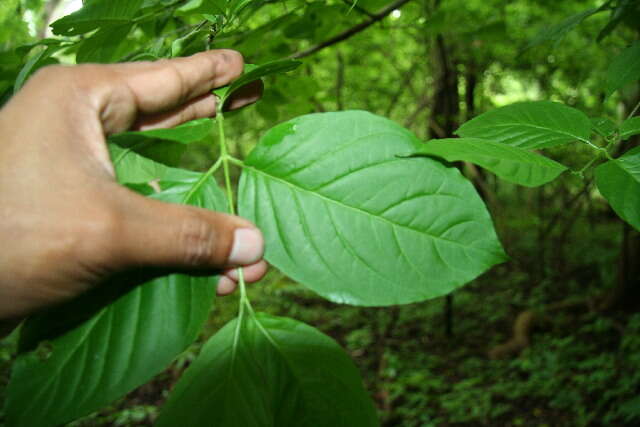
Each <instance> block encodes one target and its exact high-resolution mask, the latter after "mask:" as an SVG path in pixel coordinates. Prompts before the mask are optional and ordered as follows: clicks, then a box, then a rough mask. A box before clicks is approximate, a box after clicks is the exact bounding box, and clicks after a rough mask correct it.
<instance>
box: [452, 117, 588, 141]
mask: <svg viewBox="0 0 640 427" xmlns="http://www.w3.org/2000/svg"><path fill="white" fill-rule="evenodd" d="M514 126H519V127H528V128H533V129H538V130H545V131H547V132H554V133H558V134H560V135H565V136H570V137H572V138H575V139H577V140H578V141H582V142H590V141H589V140H588V139H586V138H583V137H581V136H578V135H574V134H572V133H569V132H566V131H561V130H557V129H553V128H546V127H543V126H536V125H533V124H531V123H517V122H516V123H505V122H501V123H498V124H495V125H491V126H481V125H476V126H475V129H492V128H499V127H514ZM472 129H473V128H472ZM463 132H465V131H464V129H463ZM460 135H462V134H460ZM462 136H464V135H462Z"/></svg>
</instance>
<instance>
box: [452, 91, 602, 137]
mask: <svg viewBox="0 0 640 427" xmlns="http://www.w3.org/2000/svg"><path fill="white" fill-rule="evenodd" d="M456 134H457V135H460V136H463V137H468V138H481V139H488V140H491V141H494V142H501V143H503V144H508V145H512V146H514V147H520V148H528V149H538V148H547V147H553V146H556V145H562V144H566V143H568V142H572V141H575V140H579V141H583V142H587V143H588V142H589V136H590V134H591V121H590V120H589V117H587V116H586V115H585V114H584V113H583V112H582V111H580V110H576V109H575V108H571V107H567V106H566V105H563V104H559V103H556V102H549V101H533V102H520V103H516V104H511V105H507V106H505V107H502V108H497V109H495V110H491V111H489V112H487V113H484V114H482V115H480V116H478V117H476V118H474V119H473V120H470V121H468V122H466V123H465V124H463V125H462V126H461V127H460V128H459V129H458V130H457V131H456Z"/></svg>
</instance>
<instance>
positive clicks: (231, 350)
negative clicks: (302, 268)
mask: <svg viewBox="0 0 640 427" xmlns="http://www.w3.org/2000/svg"><path fill="white" fill-rule="evenodd" d="M155 425H156V426H158V427H164V426H166V427H174V426H185V427H199V426H207V425H215V426H216V427H239V426H242V427H264V426H277V427H375V426H377V425H378V421H377V419H376V410H375V408H374V406H373V403H372V402H371V399H370V398H369V396H368V395H367V393H366V391H365V390H364V387H363V385H362V379H361V378H360V375H359V373H358V370H357V369H356V367H355V365H354V364H353V361H352V360H351V359H350V358H349V356H348V355H347V354H346V353H345V352H344V350H342V349H341V348H340V346H339V345H338V344H337V343H336V342H335V341H334V340H332V339H331V338H329V337H327V336H326V335H324V334H322V333H321V332H319V331H318V330H316V329H314V328H312V327H311V326H308V325H305V324H304V323H301V322H298V321H296V320H293V319H288V318H282V317H274V316H270V315H267V314H263V313H257V314H256V315H255V317H254V316H253V315H251V316H246V317H244V318H242V320H238V319H234V320H232V321H231V322H230V323H228V324H227V325H225V326H224V327H223V328H222V329H221V330H220V331H218V333H217V334H216V335H214V336H213V337H212V338H210V339H209V341H208V342H207V343H206V344H205V345H204V347H203V349H202V352H201V353H200V355H199V356H198V358H197V359H196V361H195V362H194V363H193V364H192V365H191V366H190V367H189V368H188V369H187V371H186V372H185V373H184V375H183V376H182V378H181V379H180V381H179V382H178V383H177V384H176V386H175V388H174V389H173V391H172V392H171V394H170V395H169V399H168V401H167V403H166V404H165V406H164V407H163V408H162V411H161V413H160V416H159V418H158V420H157V422H156V424H155Z"/></svg>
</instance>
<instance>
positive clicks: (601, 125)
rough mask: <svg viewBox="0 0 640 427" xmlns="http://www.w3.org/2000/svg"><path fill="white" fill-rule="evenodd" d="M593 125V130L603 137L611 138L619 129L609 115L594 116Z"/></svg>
mask: <svg viewBox="0 0 640 427" xmlns="http://www.w3.org/2000/svg"><path fill="white" fill-rule="evenodd" d="M591 126H592V129H593V131H594V132H596V133H597V134H598V135H600V136H602V137H603V138H611V137H612V136H614V135H615V133H616V132H617V131H618V126H617V125H616V124H615V123H614V122H613V120H611V119H609V118H607V117H593V118H592V119H591Z"/></svg>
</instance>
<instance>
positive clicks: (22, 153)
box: [0, 50, 267, 319]
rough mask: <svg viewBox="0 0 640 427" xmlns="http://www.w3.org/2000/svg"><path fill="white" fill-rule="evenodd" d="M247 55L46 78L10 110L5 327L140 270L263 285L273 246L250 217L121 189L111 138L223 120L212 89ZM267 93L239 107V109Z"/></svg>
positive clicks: (35, 81)
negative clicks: (267, 251)
mask: <svg viewBox="0 0 640 427" xmlns="http://www.w3.org/2000/svg"><path fill="white" fill-rule="evenodd" d="M242 69H243V60H242V57H241V55H240V54H239V53H237V52H235V51H230V50H214V51H209V52H203V53H199V54H196V55H194V56H191V57H188V58H177V59H171V60H162V61H158V62H153V63H150V62H138V63H128V64H115V65H81V66H75V67H63V66H53V67H46V68H43V69H42V70H40V71H38V72H37V73H36V74H35V75H34V77H33V78H31V79H30V80H29V81H28V82H27V84H26V85H25V87H24V88H23V89H22V90H21V91H20V92H19V93H18V94H16V96H14V97H13V98H12V99H11V101H9V103H8V104H7V105H6V106H5V107H4V108H3V109H2V110H0V242H2V245H3V248H2V250H1V252H0V319H12V318H13V319H15V318H20V317H23V316H25V315H29V314H31V313H33V312H35V311H37V310H38V309H41V308H44V307H47V306H50V305H54V304H58V303H60V302H63V301H65V300H68V299H70V298H73V297H75V296H77V295H79V294H81V293H82V292H85V291H87V290H88V289H90V288H92V287H94V286H96V285H98V284H100V283H102V282H104V281H105V280H106V279H108V278H109V277H111V276H113V275H115V274H117V273H120V272H123V271H126V270H128V269H132V268H142V269H146V270H149V271H150V272H153V271H155V270H162V271H166V270H167V269H169V270H171V271H185V270H186V271H189V272H224V276H222V278H221V279H220V282H219V284H218V294H228V293H231V292H233V290H234V289H235V287H236V281H237V279H238V278H237V272H236V269H234V267H239V266H242V267H243V271H244V278H245V279H246V280H247V281H249V282H251V281H256V280H258V279H260V278H261V277H262V276H263V275H264V274H265V272H266V269H267V265H266V263H265V261H264V260H262V255H263V245H264V244H263V238H262V235H261V233H260V231H259V230H258V229H257V228H256V227H255V226H254V225H253V224H251V223H250V222H249V221H247V220H244V219H242V218H239V217H234V216H231V215H225V214H222V213H217V212H212V211H208V210H205V209H199V208H195V207H191V206H180V205H173V204H168V203H163V202H160V201H157V200H153V199H149V198H145V197H142V196H140V195H137V194H135V193H134V192H132V191H130V190H128V189H126V188H124V187H122V186H120V185H118V184H117V183H116V181H115V175H114V169H113V166H112V164H111V161H110V159H109V154H108V151H107V147H106V143H105V137H106V136H109V135H111V134H114V133H118V132H122V131H125V130H128V129H134V130H146V129H153V128H163V127H171V126H175V125H178V124H180V123H183V122H186V121H188V120H192V119H196V118H201V117H209V116H213V115H215V108H216V103H215V98H214V96H213V95H211V94H210V91H211V89H213V88H216V87H220V86H224V85H226V84H227V83H229V82H230V81H232V80H233V79H235V78H236V77H238V76H239V75H240V74H241V73H242ZM260 90H261V87H260V86H257V85H253V86H251V87H248V88H247V90H241V91H239V93H237V94H236V96H235V97H234V98H233V99H231V100H230V102H229V105H230V106H231V108H239V107H241V106H243V105H246V104H249V103H251V102H254V101H255V100H257V98H258V97H259V95H260Z"/></svg>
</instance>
